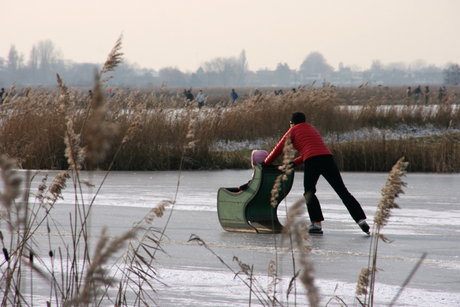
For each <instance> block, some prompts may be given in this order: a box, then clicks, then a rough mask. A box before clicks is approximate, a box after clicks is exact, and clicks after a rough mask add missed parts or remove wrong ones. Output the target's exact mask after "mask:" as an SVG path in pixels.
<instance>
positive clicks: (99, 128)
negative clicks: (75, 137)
mask: <svg viewBox="0 0 460 307" xmlns="http://www.w3.org/2000/svg"><path fill="white" fill-rule="evenodd" d="M97 79H98V78H97V77H96V84H95V86H94V89H93V99H92V101H91V114H90V116H89V120H88V124H87V128H86V130H85V133H84V139H85V141H86V147H85V151H86V156H87V161H88V164H89V168H92V167H94V166H95V165H96V164H97V163H98V162H101V161H103V160H104V159H105V158H106V156H107V154H108V152H109V150H110V149H111V145H112V142H113V141H114V138H115V135H116V134H117V132H118V126H117V125H116V124H115V123H109V122H107V121H106V117H107V112H108V111H109V109H108V107H107V105H106V104H105V103H104V97H103V94H102V90H101V84H100V82H99V81H98V80H97Z"/></svg>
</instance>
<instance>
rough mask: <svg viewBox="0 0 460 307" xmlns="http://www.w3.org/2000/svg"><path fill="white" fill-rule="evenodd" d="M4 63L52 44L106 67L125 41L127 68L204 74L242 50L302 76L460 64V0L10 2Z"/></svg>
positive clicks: (256, 65)
mask: <svg viewBox="0 0 460 307" xmlns="http://www.w3.org/2000/svg"><path fill="white" fill-rule="evenodd" d="M0 8H1V11H2V14H1V17H0V29H1V33H0V57H3V58H5V59H6V58H7V57H8V51H9V50H10V47H11V45H12V44H14V45H15V46H16V49H17V50H18V51H19V52H20V53H23V54H24V56H25V61H26V62H27V61H28V58H29V53H30V50H31V48H32V46H33V45H34V44H36V43H37V42H38V41H40V40H46V39H50V40H52V41H53V42H54V44H55V45H56V47H57V48H58V49H59V50H60V51H61V53H62V55H63V57H64V58H65V59H70V60H73V61H75V62H81V63H82V62H91V63H102V62H104V61H105V59H106V57H107V54H108V53H109V52H110V50H111V49H112V47H113V46H114V44H115V41H116V40H117V38H118V37H119V36H120V34H121V33H123V49H122V51H123V52H124V53H125V56H124V57H125V59H127V60H128V61H129V62H131V63H137V64H139V65H140V66H141V67H145V68H153V69H155V70H159V69H161V68H163V67H168V66H173V67H177V68H179V69H180V70H182V71H196V69H197V68H198V67H199V66H200V65H201V64H202V63H204V62H206V61H209V60H211V59H213V58H216V57H230V56H238V55H239V54H240V52H241V51H242V50H243V49H244V50H245V51H246V57H247V60H248V64H249V69H250V70H253V71H256V70H258V69H260V68H269V69H275V68H276V65H277V64H278V63H280V62H283V63H287V64H288V65H289V67H290V68H291V69H296V68H297V69H298V68H299V67H300V64H301V63H302V61H303V60H304V59H305V57H306V56H307V55H308V54H309V53H310V52H313V51H318V52H320V53H322V54H323V55H324V57H325V58H326V60H327V61H328V63H329V64H331V65H332V66H333V67H334V68H336V69H337V66H338V64H339V63H340V62H343V64H344V65H345V66H353V65H357V66H358V67H360V68H362V69H366V68H369V67H370V65H371V63H372V60H381V61H382V62H383V63H384V64H389V63H393V62H405V63H407V64H410V63H412V62H414V61H416V60H419V59H422V60H425V61H426V62H427V64H435V65H437V66H443V65H445V64H446V63H448V62H454V63H460V38H459V37H460V33H459V32H460V15H459V13H460V0H315V1H312V0H284V1H275V0H232V1H228V0H167V1H166V0H165V1H158V0H130V1H127V0H124V1H121V0H91V1H90V0H78V1H76V0H40V1H37V0H3V1H2V4H1V6H0Z"/></svg>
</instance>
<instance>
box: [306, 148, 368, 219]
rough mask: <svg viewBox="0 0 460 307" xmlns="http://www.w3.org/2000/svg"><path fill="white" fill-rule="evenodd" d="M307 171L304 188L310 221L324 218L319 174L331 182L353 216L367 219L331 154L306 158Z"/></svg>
mask: <svg viewBox="0 0 460 307" xmlns="http://www.w3.org/2000/svg"><path fill="white" fill-rule="evenodd" d="M304 163H305V173H304V181H303V184H304V188H305V194H304V195H305V199H306V201H307V209H308V214H309V215H310V221H312V222H321V221H323V220H324V217H323V212H322V211H321V206H320V204H319V201H318V198H317V197H316V195H315V193H316V183H317V182H318V179H319V176H320V175H323V177H324V178H325V179H326V180H327V182H329V184H330V185H331V187H332V188H333V189H334V191H335V192H336V193H337V195H339V197H340V199H341V200H342V202H343V204H344V205H345V207H347V209H348V212H350V215H351V217H352V218H353V219H354V220H355V222H358V221H359V220H362V219H365V218H366V214H365V213H364V211H363V209H362V208H361V205H360V204H359V203H358V201H357V200H356V199H355V198H354V197H353V195H351V194H350V192H348V190H347V188H346V187H345V184H344V183H343V180H342V176H341V175H340V172H339V169H338V168H337V164H335V162H334V158H333V156H331V155H322V156H315V157H311V158H308V159H307V160H305V162H304Z"/></svg>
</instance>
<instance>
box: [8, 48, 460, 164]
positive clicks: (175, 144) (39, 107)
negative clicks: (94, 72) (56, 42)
mask: <svg viewBox="0 0 460 307" xmlns="http://www.w3.org/2000/svg"><path fill="white" fill-rule="evenodd" d="M115 54H117V53H116V52H115ZM97 79H98V78H97ZM58 80H59V79H58ZM221 90H222V89H221ZM350 90H351V89H350ZM390 90H392V89H391V88H390V89H389V90H388V91H390ZM340 91H343V89H337V88H335V87H333V86H323V87H322V88H314V87H310V88H304V87H301V88H299V89H298V91H297V93H295V94H294V93H292V92H287V93H286V94H284V95H281V96H275V95H273V94H271V93H270V94H262V95H258V96H248V98H247V99H245V100H243V99H240V100H239V101H238V102H237V103H236V104H233V105H230V106H229V105H228V103H227V101H225V100H223V101H221V102H220V103H216V104H214V105H213V106H210V105H209V104H208V105H206V106H205V107H203V108H201V109H199V110H198V109H197V108H196V106H197V105H196V102H195V103H192V104H189V103H187V102H186V101H185V99H184V98H183V97H181V96H180V95H178V94H176V95H175V96H174V95H167V94H166V92H167V89H166V88H164V87H163V88H158V89H153V90H141V89H138V90H135V91H127V90H125V89H123V88H121V89H119V90H118V92H117V94H116V95H115V96H114V97H113V98H108V96H107V90H106V89H105V88H104V87H103V85H102V83H99V82H98V83H97V84H96V86H95V88H94V89H93V93H94V96H93V99H91V100H90V99H89V98H88V97H87V95H86V93H85V92H84V91H83V90H79V89H74V90H69V89H68V88H67V86H66V85H65V84H63V82H62V80H59V81H58V88H57V89H56V90H53V91H48V90H46V89H30V88H27V89H24V90H22V91H20V92H18V93H17V94H16V95H14V96H12V97H11V98H10V99H9V101H8V102H7V103H6V104H4V105H2V106H1V107H0V121H1V125H0V140H1V141H0V153H3V154H6V155H8V156H10V157H14V158H15V159H16V160H17V163H18V165H19V167H21V168H25V169H67V168H68V166H69V164H68V163H69V160H68V158H66V154H65V145H64V144H63V142H62V139H64V138H66V134H65V133H66V131H68V129H67V128H68V127H67V125H68V124H69V123H71V125H72V127H73V131H74V132H75V134H76V135H77V136H79V138H80V141H79V142H80V145H79V146H80V147H81V148H85V150H86V154H87V155H88V157H87V159H86V160H85V163H84V164H83V165H82V168H83V169H92V168H101V169H108V167H109V166H110V165H109V164H108V163H109V162H107V161H112V160H113V157H114V156H115V155H116V154H117V159H116V160H115V161H114V164H113V166H112V167H113V169H115V170H171V169H179V166H180V162H181V156H182V154H183V152H184V148H185V147H190V146H188V145H189V144H188V142H187V139H186V136H187V131H188V124H189V122H190V121H191V120H194V121H195V142H194V144H193V148H187V151H186V155H185V159H184V160H183V161H182V162H183V165H182V167H183V168H184V169H216V168H247V167H249V165H248V162H247V161H245V159H243V158H244V156H242V154H243V153H239V152H236V153H235V152H232V153H230V152H222V151H215V150H214V144H215V143H216V142H217V141H256V140H259V139H273V140H277V139H279V138H280V137H281V136H282V135H283V134H284V132H285V131H286V130H287V129H288V122H289V118H290V115H291V114H292V113H293V112H295V111H300V112H303V113H305V114H306V116H307V121H308V122H309V123H311V124H313V125H314V126H315V127H316V128H317V129H318V130H319V131H320V133H321V134H322V135H323V136H324V135H328V134H329V135H334V136H337V137H339V136H340V135H341V134H343V133H345V132H350V131H355V130H357V129H361V128H366V127H367V128H372V127H376V128H379V129H386V130H387V131H391V130H392V129H394V128H397V127H399V126H400V125H415V126H424V125H433V126H435V127H439V128H441V129H447V128H449V127H450V128H458V127H459V124H460V108H456V109H452V105H451V103H452V102H453V100H454V96H453V95H451V96H449V97H448V99H447V101H446V102H445V103H443V104H440V105H437V106H436V108H434V107H429V108H424V107H414V106H404V105H400V104H398V100H397V99H396V98H394V100H390V98H391V97H393V96H392V95H389V94H388V95H387V94H385V95H384V94H382V91H383V90H379V91H380V92H377V93H374V90H372V89H368V88H367V87H361V88H357V89H355V91H356V92H358V93H360V96H359V97H362V98H361V100H360V101H361V102H363V103H362V106H361V107H359V108H358V109H356V107H348V108H347V107H343V102H344V101H345V102H347V103H353V102H352V101H351V98H344V97H343V96H344V94H343V93H341V92H340ZM395 91H396V90H395ZM365 94H366V95H367V96H365ZM372 94H374V96H369V95H372ZM350 95H351V94H350ZM355 95H357V94H355ZM351 96H352V95H351ZM351 96H350V97H351ZM345 97H348V96H345ZM365 97H367V98H366V101H365V103H364V100H363V99H364V98H365ZM395 99H396V100H395ZM382 105H385V107H382ZM134 122H135V123H136V124H135V127H136V131H135V132H134V133H131V135H130V137H129V139H125V138H124V136H125V132H126V131H127V130H128V129H129V128H130V127H131V126H132V124H133V123H134ZM95 124H97V125H99V126H94V125H95ZM68 137H69V136H67V138H68ZM122 143H123V146H122V148H121V150H118V148H119V146H120V144H122ZM438 144H439V146H434V147H433V146H431V147H427V148H426V149H428V152H425V153H424V152H423V151H422V150H420V144H416V143H415V142H414V141H413V140H410V139H408V138H404V139H401V140H400V141H399V142H395V141H391V140H388V139H385V138H375V137H372V136H369V139H368V140H364V142H362V141H359V142H358V141H357V142H354V143H351V144H331V148H332V149H333V151H334V153H335V155H336V157H337V158H338V160H341V161H342V163H339V167H340V168H341V169H342V170H347V171H348V170H349V171H362V170H364V171H389V169H390V168H391V165H392V163H394V162H395V160H396V159H397V158H396V157H398V156H401V155H403V154H404V155H405V156H406V157H407V159H408V160H409V161H411V167H412V168H413V169H410V170H411V171H412V170H414V171H431V172H439V171H440V172H446V171H447V172H449V171H454V172H457V171H460V164H459V162H458V158H456V157H458V149H457V147H456V142H455V139H449V138H446V139H445V140H443V141H442V142H440V143H438ZM264 149H267V150H270V149H271V148H264ZM358 149H359V150H358ZM382 150H384V152H385V153H386V154H383V153H382ZM117 152H118V153H117ZM393 153H394V155H393ZM104 158H107V159H104ZM101 160H104V161H105V162H102V161H101ZM438 161H444V162H443V165H439V163H438Z"/></svg>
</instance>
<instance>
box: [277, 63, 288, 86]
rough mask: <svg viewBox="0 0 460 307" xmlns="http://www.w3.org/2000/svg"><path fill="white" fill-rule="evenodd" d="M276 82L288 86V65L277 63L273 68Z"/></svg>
mask: <svg viewBox="0 0 460 307" xmlns="http://www.w3.org/2000/svg"><path fill="white" fill-rule="evenodd" d="M275 78H276V83H277V84H278V85H282V86H289V85H290V84H291V83H290V81H291V70H290V69H289V65H288V64H286V63H284V64H282V63H278V66H277V67H276V70H275Z"/></svg>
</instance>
